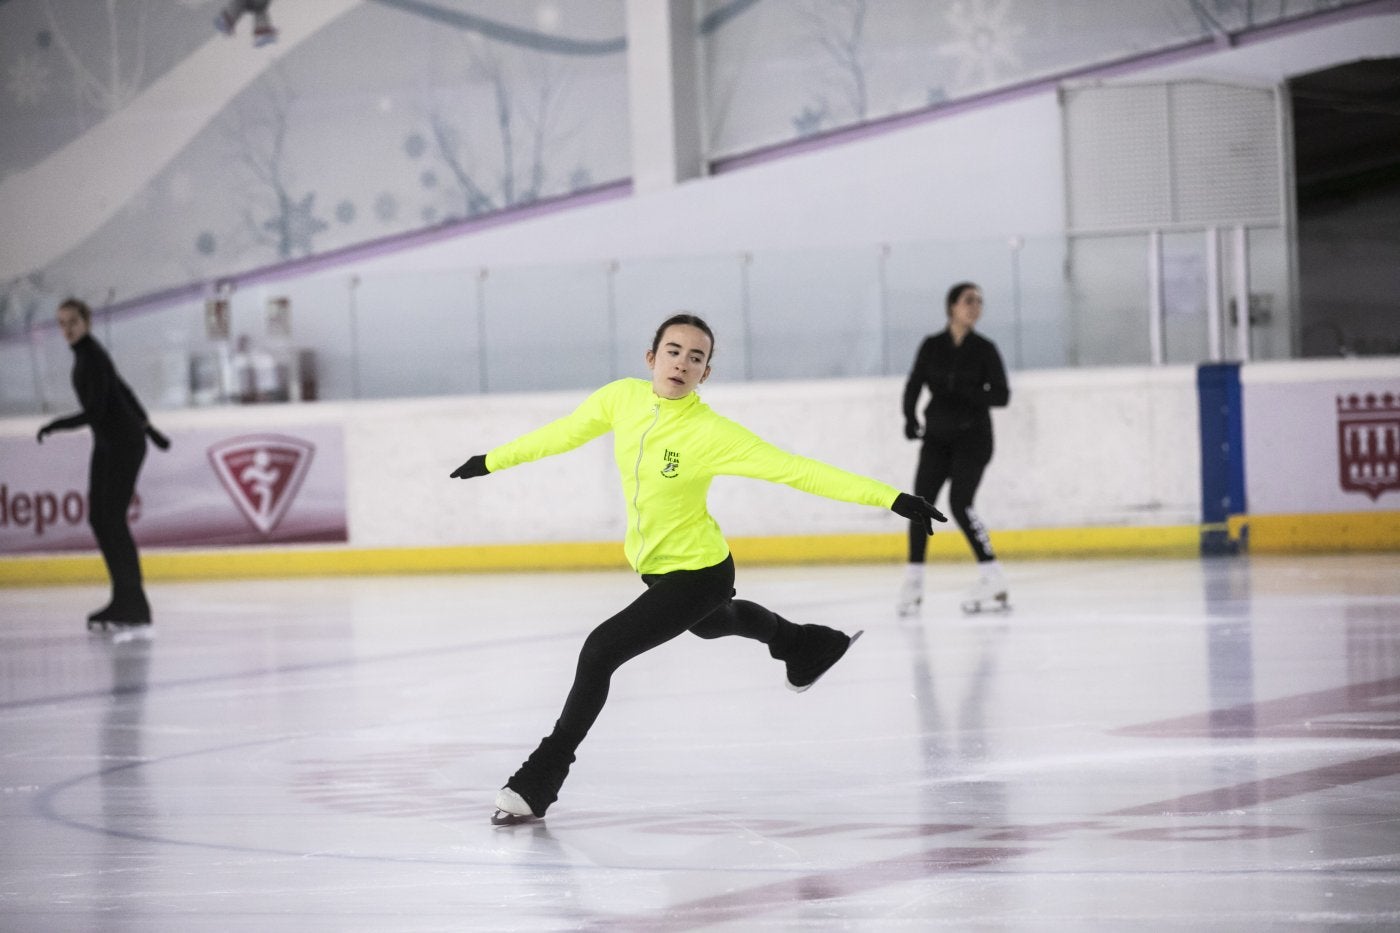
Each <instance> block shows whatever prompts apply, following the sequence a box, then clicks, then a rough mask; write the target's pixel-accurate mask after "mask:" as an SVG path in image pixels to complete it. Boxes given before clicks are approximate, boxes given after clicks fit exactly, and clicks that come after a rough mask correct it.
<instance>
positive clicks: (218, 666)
mask: <svg viewBox="0 0 1400 933" xmlns="http://www.w3.org/2000/svg"><path fill="white" fill-rule="evenodd" d="M1006 566H1007V571H1008V576H1009V579H1010V581H1011V598H1012V602H1013V603H1014V606H1015V608H1014V610H1013V611H1012V612H1011V613H1010V614H1007V615H1004V616H980V617H971V618H968V617H964V616H963V615H962V614H961V613H960V612H959V611H958V608H957V607H958V602H959V599H960V594H961V592H962V590H963V588H964V587H965V586H966V585H967V584H968V583H970V582H971V576H972V567H971V564H970V563H968V564H934V565H931V566H930V569H929V590H928V592H927V594H926V599H925V606H924V611H923V614H922V616H921V617H920V618H919V619H918V620H916V621H913V622H907V621H904V620H900V619H898V618H897V617H896V616H895V614H894V611H893V607H894V599H895V592H896V589H897V586H898V583H899V581H900V579H901V577H902V574H903V569H902V567H900V566H896V565H837V566H808V567H783V568H759V567H745V566H743V564H742V562H741V563H740V567H739V577H738V588H739V594H740V595H741V596H743V597H745V598H749V599H754V600H757V601H759V602H762V603H764V604H766V605H768V606H769V607H770V608H772V609H774V610H775V611H777V612H779V613H781V614H783V615H784V616H786V617H788V618H790V619H792V620H793V621H797V622H821V623H825V624H829V625H834V626H837V627H840V628H843V629H845V630H847V631H851V630H854V629H857V628H863V629H865V631H866V634H865V637H864V638H863V639H861V641H860V643H859V644H858V645H857V646H856V647H855V648H853V649H852V651H851V653H850V654H849V655H848V656H847V657H846V658H845V659H844V660H843V661H842V662H841V663H840V664H839V665H838V666H837V667H835V668H834V669H833V670H832V671H831V672H830V673H829V674H828V675H827V676H826V678H824V679H823V680H822V681H821V682H820V683H818V684H817V685H816V687H814V688H813V689H812V690H810V691H809V692H807V693H803V694H794V693H791V692H789V691H788V690H787V689H785V688H784V686H783V671H782V667H781V665H780V664H779V663H778V662H775V661H773V660H771V659H770V658H769V657H768V655H767V652H766V651H765V650H764V649H763V647H762V646H760V645H758V644H756V643H753V642H748V641H744V640H741V639H733V638H731V639H723V640H720V641H702V640H700V639H698V638H694V637H690V636H683V637H682V638H680V639H677V640H676V641H673V642H671V643H669V644H667V645H664V646H662V647H661V648H659V649H657V650H656V651H654V652H652V653H650V654H647V655H643V656H642V657H641V658H638V659H636V660H635V661H633V662H631V663H630V664H628V665H627V666H625V667H624V668H623V669H622V670H621V671H620V672H619V673H618V675H617V676H616V677H615V678H614V681H613V687H612V696H611V699H610V701H609V704H608V707H607V708H606V709H605V710H604V712H603V715H602V717H601V719H600V720H599V722H598V725H597V727H596V728H595V729H594V731H593V733H592V735H591V736H590V737H589V739H588V741H587V742H586V743H585V744H584V746H583V747H582V749H581V750H580V755H579V760H578V763H577V764H576V765H575V766H574V770H573V773H572V776H571V777H570V779H569V781H568V782H567V783H566V784H565V785H564V789H563V793H562V794H561V796H560V799H559V801H558V803H556V804H555V805H554V807H553V808H552V809H551V810H550V812H549V814H548V817H547V819H546V820H545V821H544V822H542V823H537V824H533V825H525V826H517V827H510V828H494V827H492V826H491V825H490V824H489V822H488V819H489V816H490V814H491V810H492V807H491V801H492V798H493V796H494V792H495V790H496V788H497V787H499V786H500V785H501V783H502V782H503V781H504V780H505V779H506V777H507V776H509V775H510V773H511V772H512V771H513V770H514V769H515V767H516V766H517V765H518V764H519V763H520V761H521V759H522V758H524V756H525V755H526V754H528V753H529V751H530V750H531V749H532V748H533V747H534V745H535V743H536V742H537V741H538V739H539V738H540V736H541V735H543V734H544V733H545V732H547V731H548V730H549V728H550V727H551V726H552V724H553V721H554V717H555V715H556V714H557V712H558V709H559V707H560V704H561V703H562V701H563V698H564V695H565V692H566V691H567V688H568V685H569V682H570V679H571V677H572V669H573V664H574V659H575V656H576V652H577V650H578V647H579V645H580V644H581V642H582V640H583V637H584V635H585V634H586V633H587V632H588V630H589V629H590V628H591V627H592V625H593V624H595V623H596V622H598V621H600V620H602V619H603V618H605V617H606V616H608V615H610V614H611V613H612V612H613V611H615V610H617V609H619V608H621V607H622V606H623V605H624V604H625V603H626V602H627V601H629V600H630V599H631V598H632V596H633V595H635V593H637V592H638V591H639V588H640V584H639V582H638V581H637V580H636V579H635V577H633V576H631V575H630V574H627V573H623V572H618V573H569V574H565V573H541V574H500V575H480V576H476V575H464V576H451V577H449V576H425V577H377V578H376V577H368V578H361V579H347V578H337V579H313V580H276V581H239V582H218V583H204V582H201V583H157V584H154V585H152V586H151V587H150V594H151V602H152V605H153V607H154V610H155V614H156V625H155V627H154V631H153V633H152V635H151V637H131V636H127V635H122V636H116V635H111V634H105V635H104V634H89V633H87V632H86V631H85V630H84V627H83V622H82V619H83V617H84V615H85V614H86V613H87V612H88V611H89V610H91V609H93V608H95V607H96V606H97V605H98V604H99V603H101V602H103V601H104V598H105V596H106V593H105V591H104V590H103V589H102V588H99V587H63V588H57V587H56V588H32V589H29V588H19V589H7V590H0V617H2V618H3V621H2V622H0V832H2V833H3V844H0V929H3V930H6V931H17V933H20V931H22V933H30V931H50V930H62V931H68V930H101V931H125V930H130V931H145V933H149V931H203V930H218V931H244V930H257V931H272V930H298V931H302V930H317V931H318V930H337V931H340V930H349V931H359V930H365V931H397V930H413V931H420V930H445V931H446V930H450V931H463V930H591V931H682V930H714V931H751V930H753V931H766V930H810V931H817V930H930V929H950V930H1074V931H1081V930H1103V931H1123V930H1158V929H1163V930H1181V929H1189V930H1202V929H1218V930H1258V929H1266V928H1268V929H1277V928H1288V929H1316V930H1324V929H1326V930H1334V929H1392V930H1393V929H1396V928H1400V558H1397V556H1395V555H1352V556H1335V557H1332V556H1329V557H1308V558H1298V557H1253V558H1247V559H1246V558H1231V559H1216V560H1207V561H1201V560H1166V559H1163V560H1142V561H1137V560H1133V561H1130V560H1102V561H1099V560H1094V561H1087V560H1064V561H1046V562H1035V563H1016V562H1008V563H1007V565H1006Z"/></svg>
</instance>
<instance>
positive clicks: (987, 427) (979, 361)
mask: <svg viewBox="0 0 1400 933" xmlns="http://www.w3.org/2000/svg"><path fill="white" fill-rule="evenodd" d="M947 311H948V326H947V327H946V328H945V329H944V330H941V331H939V332H938V333H936V334H934V335H932V336H930V337H927V338H925V339H924V342H923V344H922V345H921V346H920V347H919V353H918V355H917V356H916V357H915V358H914V368H913V369H911V370H910V371H909V379H908V381H907V382H905V384H904V436H905V437H906V438H908V439H909V440H911V441H912V440H918V439H919V438H920V437H922V438H923V441H924V443H923V448H922V449H921V450H920V451H919V467H918V471H917V472H916V473H915V474H914V495H916V496H921V497H923V498H925V499H927V500H929V501H930V502H934V501H937V499H938V492H939V490H940V489H942V488H943V484H944V483H945V482H947V481H948V480H949V479H951V480H952V485H951V487H950V488H949V490H948V506H949V511H951V512H952V513H953V520H954V521H956V522H957V523H958V527H959V528H961V529H962V533H963V536H964V537H966V538H967V543H968V544H969V545H970V546H971V547H972V553H973V555H974V556H975V557H976V558H977V567H978V580H977V583H976V584H974V586H973V588H972V590H971V592H969V593H968V596H967V600H966V601H965V602H964V603H963V611H964V612H982V611H984V610H1005V609H1007V608H1009V604H1008V602H1007V592H1006V578H1005V575H1004V574H1003V573H1002V570H1001V565H1000V564H999V563H997V558H996V554H995V553H993V551H992V542H991V539H990V538H988V536H987V529H986V527H985V526H983V524H982V522H981V520H980V519H979V518H978V517H977V513H976V512H974V511H973V510H972V499H973V497H974V496H975V495H977V486H978V484H979V483H981V482H982V471H983V470H985V469H986V468H987V464H988V463H990V462H991V459H992V416H991V413H990V412H989V411H988V409H990V408H993V407H999V406H1002V405H1005V404H1006V403H1007V402H1008V401H1010V399H1011V390H1010V388H1009V387H1008V386H1007V384H1006V368H1005V367H1004V366H1003V365H1002V362H1001V354H1000V353H998V352H997V347H996V344H994V343H992V342H991V341H990V340H988V339H987V338H986V337H983V336H982V335H981V334H979V333H977V332H976V331H975V330H974V328H975V327H976V326H977V321H978V319H979V318H980V317H981V316H982V289H980V288H978V287H977V286H976V285H974V284H973V283H971V282H959V283H958V284H957V285H954V286H953V287H952V288H951V289H949V290H948V299H947ZM925 388H927V389H928V392H929V401H928V405H927V406H926V407H925V408H924V423H923V426H922V427H920V425H919V417H918V404H919V397H920V395H921V394H922V393H923V390H924V389H925ZM927 548H928V535H927V534H926V533H925V532H924V530H923V528H921V527H920V526H919V524H918V523H917V522H915V523H913V524H911V525H910V526H909V564H908V567H907V568H906V569H905V578H904V585H903V586H902V587H900V591H899V603H898V607H897V608H898V611H899V614H900V615H901V616H910V615H914V614H915V613H917V612H918V611H919V605H920V603H922V602H923V595H924V557H925V553H926V550H927Z"/></svg>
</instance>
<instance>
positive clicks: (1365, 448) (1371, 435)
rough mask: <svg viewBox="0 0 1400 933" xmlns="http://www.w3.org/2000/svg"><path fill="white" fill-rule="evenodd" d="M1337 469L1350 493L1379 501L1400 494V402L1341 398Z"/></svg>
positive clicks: (1370, 395)
mask: <svg viewBox="0 0 1400 933" xmlns="http://www.w3.org/2000/svg"><path fill="white" fill-rule="evenodd" d="M1337 465H1338V469H1339V472H1340V480H1341V484H1342V488H1343V489H1344V490H1346V491H1347V492H1362V493H1365V494H1366V495H1368V496H1370V497H1371V499H1372V500H1375V499H1379V498H1380V496H1381V493H1383V492H1390V491H1392V490H1400V398H1398V397H1396V396H1395V395H1393V394H1391V393H1390V392H1386V393H1385V394H1383V395H1377V394H1375V393H1374V392H1368V393H1367V394H1365V395H1357V394H1352V395H1339V396H1337Z"/></svg>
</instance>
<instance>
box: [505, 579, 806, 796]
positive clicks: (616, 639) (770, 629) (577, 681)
mask: <svg viewBox="0 0 1400 933" xmlns="http://www.w3.org/2000/svg"><path fill="white" fill-rule="evenodd" d="M642 581H643V582H644V583H646V585H647V590H646V592H645V593H642V594H641V595H640V596H638V597H637V598H636V599H635V600H633V601H632V604H631V605H629V606H628V607H627V608H626V609H623V610H622V611H621V612H619V613H618V614H617V615H615V616H613V617H612V618H610V619H608V620H607V621H606V622H603V623H602V624H601V625H599V626H598V627H597V628H595V629H594V630H593V631H592V632H591V633H589V635H588V637H587V638H586V639H584V642H583V648H582V650H580V651H579V656H578V667H577V669H576V671H575V673H574V683H573V687H571V688H570V690H569V696H568V699H566V700H565V701H564V710H563V712H562V713H560V714H559V720H558V721H557V722H556V723H555V724H554V731H553V732H552V733H551V734H549V735H547V736H545V737H544V739H543V740H541V742H540V744H539V747H538V748H536V749H535V751H534V752H533V753H531V755H530V757H529V759H527V760H526V762H525V763H524V764H523V765H521V767H520V770H518V771H516V773H515V774H514V775H513V776H512V777H511V779H510V781H509V785H510V787H512V788H513V789H514V790H515V791H516V792H517V793H520V794H521V795H522V796H523V797H524V798H525V799H526V801H527V802H528V803H529V804H530V807H531V809H532V810H533V811H534V812H535V815H536V816H543V815H544V812H545V810H547V809H548V808H549V805H550V804H552V803H553V802H554V801H555V799H557V797H558V794H559V788H560V786H561V785H562V784H563V783H564V778H565V776H566V775H567V774H568V771H569V765H571V764H572V763H573V761H574V753H575V752H576V751H577V750H578V747H579V745H581V744H582V743H583V740H584V738H585V737H587V735H588V730H589V729H591V728H593V723H594V722H595V721H596V720H597V718H598V714H599V713H601V712H602V711H603V704H604V703H606V702H607V699H608V688H609V686H610V685H611V683H612V675H613V673H614V672H615V671H616V670H617V669H618V668H619V667H621V666H622V665H623V664H625V663H627V662H628V661H630V660H632V659H633V658H635V657H636V656H637V655H639V654H642V653H643V652H646V651H650V650H651V649H652V648H655V647H656V646H657V645H661V644H664V643H665V642H668V641H670V640H671V639H673V638H675V637H676V636H677V635H680V634H681V633H682V632H687V631H688V632H691V633H693V634H695V635H698V636H700V637H701V638H721V637H723V636H725V635H740V636H742V637H744V638H752V639H754V640H755V641H759V642H762V643H763V644H765V645H767V646H768V654H769V655H770V656H772V657H774V658H776V659H778V660H780V661H786V660H787V659H788V658H789V657H790V656H791V655H792V654H793V653H795V652H800V651H801V650H802V643H803V639H804V638H805V637H807V636H806V634H805V629H807V628H813V629H815V628H819V627H818V626H805V627H804V626H799V625H794V624H793V623H791V622H789V621H788V620H786V619H784V618H782V617H781V616H779V615H776V614H775V613H773V612H770V611H769V610H767V609H765V608H764V607H762V606H760V605H759V604H758V603H752V602H749V601H748V600H745V599H734V598H733V597H734V559H733V558H732V557H726V558H725V559H724V560H723V561H721V562H720V563H718V564H715V565H714V566H712V567H705V568H703V569H701V570H676V571H673V572H671V573H665V574H655V575H653V574H644V575H643V576H642Z"/></svg>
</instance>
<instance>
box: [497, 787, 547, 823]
mask: <svg viewBox="0 0 1400 933" xmlns="http://www.w3.org/2000/svg"><path fill="white" fill-rule="evenodd" d="M537 819H539V817H537V816H535V811H534V810H531V809H530V805H529V804H528V803H526V802H525V798H524V797H522V796H520V795H519V794H517V793H516V792H515V791H513V790H511V789H510V788H509V787H502V788H501V789H500V790H499V791H497V792H496V812H495V813H494V814H492V815H491V825H493V826H514V825H515V824H516V823H531V822H534V821H535V820H537Z"/></svg>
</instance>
